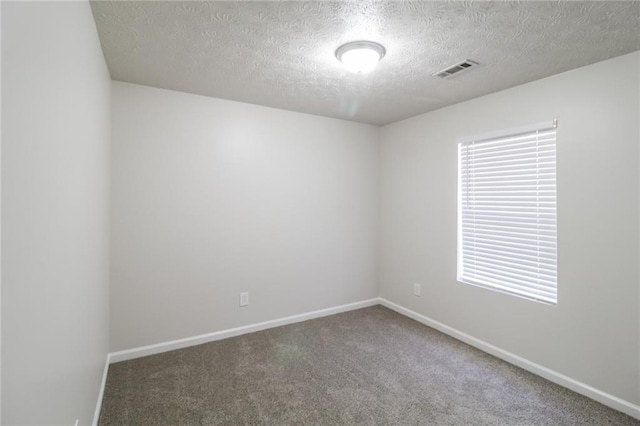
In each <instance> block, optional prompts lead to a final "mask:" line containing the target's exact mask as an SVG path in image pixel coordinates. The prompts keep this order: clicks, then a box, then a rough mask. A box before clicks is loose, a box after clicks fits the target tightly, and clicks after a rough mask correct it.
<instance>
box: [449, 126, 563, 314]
mask: <svg viewBox="0 0 640 426" xmlns="http://www.w3.org/2000/svg"><path fill="white" fill-rule="evenodd" d="M556 232H557V220H556V121H555V120H554V121H550V122H547V123H542V124H538V125H534V126H528V127H526V128H521V129H515V130H511V131H507V132H500V133H494V134H490V135H483V136H476V137H466V138H462V139H460V140H459V141H458V281H461V282H463V283H467V284H471V285H475V286H479V287H484V288H488V289H492V290H497V291H501V292H505V293H509V294H513V295H516V296H520V297H524V298H528V299H533V300H537V301H540V302H544V303H550V304H556V303H557V238H556Z"/></svg>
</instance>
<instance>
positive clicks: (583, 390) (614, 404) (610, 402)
mask: <svg viewBox="0 0 640 426" xmlns="http://www.w3.org/2000/svg"><path fill="white" fill-rule="evenodd" d="M380 304H381V305H382V306H385V307H387V308H389V309H391V310H394V311H396V312H398V313H399V314H402V315H404V316H406V317H409V318H412V319H414V320H416V321H418V322H420V323H422V324H424V325H427V326H429V327H431V328H435V329H436V330H438V331H441V332H443V333H444V334H447V335H449V336H451V337H454V338H456V339H458V340H460V341H462V342H464V343H467V344H469V345H471V346H473V347H476V348H478V349H480V350H481V351H483V352H486V353H488V354H491V355H493V356H495V357H497V358H500V359H502V360H504V361H506V362H508V363H510V364H513V365H516V366H518V367H520V368H523V369H525V370H527V371H529V372H531V373H533V374H536V375H538V376H541V377H544V378H545V379H547V380H549V381H551V382H553V383H556V384H558V385H560V386H564V387H565V388H568V389H571V390H572V391H574V392H577V393H579V394H581V395H584V396H586V397H588V398H591V399H593V400H596V401H598V402H600V403H601V404H604V405H606V406H608V407H611V408H613V409H614V410H618V411H621V412H623V413H625V414H628V415H630V416H631V417H634V418H636V419H639V420H640V406H639V405H636V404H633V403H631V402H629V401H626V400H624V399H622V398H618V397H617V396H614V395H611V394H608V393H606V392H603V391H601V390H599V389H596V388H594V387H593V386H589V385H587V384H586V383H582V382H579V381H578V380H575V379H572V378H571V377H568V376H565V375H564V374H561V373H558V372H557V371H554V370H551V369H549V368H547V367H543V366H542V365H539V364H536V363H535V362H532V361H529V360H528V359H525V358H522V357H520V356H518V355H515V354H513V353H511V352H508V351H505V350H503V349H500V348H498V347H497V346H493V345H491V344H489V343H487V342H484V341H482V340H480V339H477V338H475V337H473V336H470V335H468V334H466V333H463V332H461V331H459V330H456V329H455V328H453V327H449V326H448V325H445V324H443V323H441V322H438V321H436V320H433V319H431V318H429V317H426V316H424V315H422V314H419V313H417V312H414V311H412V310H410V309H407V308H405V307H403V306H400V305H398V304H396V303H393V302H391V301H389V300H387V299H384V298H382V297H381V298H380Z"/></svg>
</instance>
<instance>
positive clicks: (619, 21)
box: [91, 0, 640, 125]
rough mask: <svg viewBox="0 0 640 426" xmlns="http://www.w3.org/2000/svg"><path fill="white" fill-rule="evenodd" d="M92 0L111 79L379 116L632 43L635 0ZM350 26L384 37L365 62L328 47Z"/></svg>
mask: <svg viewBox="0 0 640 426" xmlns="http://www.w3.org/2000/svg"><path fill="white" fill-rule="evenodd" d="M91 5H92V9H93V14H94V16H95V20H96V23H97V27H98V32H99V34H100V40H101V42H102V46H103V50H104V54H105V57H106V60H107V64H108V66H109V70H110V72H111V77H112V78H113V79H114V80H120V81H126V82H131V83H139V84H143V85H148V86H154V87H161V88H165V89H171V90H178V91H183V92H189V93H196V94H200V95H207V96H213V97H217V98H223V99H232V100H237V101H242V102H249V103H254V104H259V105H267V106H271V107H276V108H283V109H288V110H294V111H300V112H306V113H311V114H317V115H324V116H329V117H337V118H343V119H347V120H353V121H361V122H366V123H372V124H378V125H383V124H387V123H391V122H394V121H398V120H401V119H403V118H407V117H411V116H414V115H417V114H421V113H424V112H427V111H431V110H434V109H437V108H441V107H443V106H446V105H451V104H454V103H457V102H461V101H464V100H467V99H471V98H474V97H477V96H480V95H483V94H487V93H491V92H495V91H497V90H501V89H505V88H508V87H512V86H515V85H518V84H522V83H525V82H528V81H532V80H536V79H539V78H542V77H546V76H549V75H553V74H557V73H559V72H562V71H566V70H569V69H573V68H577V67H580V66H583V65H587V64H591V63H594V62H598V61H601V60H604V59H608V58H611V57H614V56H619V55H622V54H625V53H628V52H632V51H635V50H638V49H640V2H637V1H636V2H613V1H600V2H457V1H456V2H453V1H450V2H421V1H371V0H359V1H342V2H336V1H332V2H330V1H313V2H303V1H293V2H275V1H264V2H248V1H233V2H165V1H142V2H135V1H121V2H118V1H115V2H102V1H93V2H92V4H91ZM360 39H368V40H374V41H377V42H379V43H381V44H383V45H384V46H385V48H386V49H387V54H386V56H385V57H384V59H383V60H382V61H381V62H380V64H379V66H378V68H376V69H375V70H374V71H373V72H372V73H371V74H367V75H356V74H351V73H349V72H348V71H346V70H345V69H344V68H343V67H342V66H341V64H340V63H339V62H338V61H337V60H336V59H335V56H334V52H335V50H336V48H337V47H338V46H340V45H341V44H343V43H345V42H348V41H352V40H360ZM464 59H471V60H474V61H477V62H479V63H480V66H479V67H477V68H474V69H472V70H469V71H467V72H465V73H462V74H460V75H458V76H454V77H451V78H450V79H446V80H443V79H439V78H436V77H432V74H433V73H434V72H436V71H439V70H441V69H442V68H445V67H447V66H449V65H452V64H454V63H456V62H459V61H461V60H464Z"/></svg>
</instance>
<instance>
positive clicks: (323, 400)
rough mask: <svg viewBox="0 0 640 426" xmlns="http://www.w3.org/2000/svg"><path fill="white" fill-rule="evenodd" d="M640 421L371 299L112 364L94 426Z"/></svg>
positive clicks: (628, 422) (611, 422)
mask: <svg viewBox="0 0 640 426" xmlns="http://www.w3.org/2000/svg"><path fill="white" fill-rule="evenodd" d="M218 424H224V425H259V424H267V425H290V424H296V425H306V424H314V425H352V424H367V425H374V424H375V425H640V422H638V421H636V420H634V419H633V418H631V417H629V416H626V415H625V414H622V413H619V412H617V411H614V410H612V409H610V408H607V407H605V406H604V405H601V404H599V403H597V402H595V401H592V400H590V399H588V398H585V397H583V396H581V395H578V394H576V393H574V392H571V391H569V390H567V389H565V388H562V387H560V386H557V385H555V384H553V383H551V382H548V381H546V380H544V379H542V378H540V377H537V376H535V375H533V374H530V373H528V372H526V371H524V370H522V369H520V368H518V367H514V366H512V365H510V364H507V363H506V362H503V361H501V360H499V359H497V358H494V357H492V356H491V355H487V354H485V353H484V352H481V351H479V350H477V349H475V348H472V347H471V346H468V345H466V344H464V343H461V342H459V341H457V340H455V339H453V338H450V337H448V336H446V335H444V334H442V333H440V332H438V331H435V330H433V329H431V328H429V327H426V326H424V325H422V324H420V323H418V322H416V321H413V320H411V319H408V318H406V317H404V316H402V315H399V314H397V313H395V312H393V311H391V310H389V309H386V308H384V307H382V306H374V307H371V308H366V309H360V310H357V311H351V312H347V313H343V314H338V315H333V316H330V317H325V318H320V319H315V320H311V321H306V322H302V323H298V324H292V325H288V326H284V327H279V328H274V329H270V330H265V331H261V332H257V333H253V334H247V335H244V336H240V337H234V338H231V339H227V340H221V341H218V342H213V343H208V344H204V345H200V346H194V347H191V348H186V349H181V350H177V351H173V352H166V353H164V354H159V355H153V356H149V357H145V358H139V359H135V360H131V361H125V362H120V363H117V364H113V365H111V366H110V368H109V374H108V378H107V385H106V389H105V395H104V400H103V404H102V412H101V414H100V425H102V426H106V425H218Z"/></svg>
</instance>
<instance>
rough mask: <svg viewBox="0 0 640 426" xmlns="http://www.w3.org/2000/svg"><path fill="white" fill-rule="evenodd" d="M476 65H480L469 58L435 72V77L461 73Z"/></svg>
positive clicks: (447, 76)
mask: <svg viewBox="0 0 640 426" xmlns="http://www.w3.org/2000/svg"><path fill="white" fill-rule="evenodd" d="M475 66H478V63H477V62H474V61H471V60H469V59H467V60H464V61H462V62H459V63H457V64H455V65H452V66H450V67H447V68H445V69H443V70H442V71H439V72H437V73H435V74H433V75H434V76H435V77H440V78H449V77H451V76H452V75H455V74H460V73H461V72H462V71H466V70H468V69H469V68H473V67H475Z"/></svg>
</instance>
